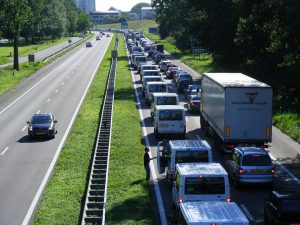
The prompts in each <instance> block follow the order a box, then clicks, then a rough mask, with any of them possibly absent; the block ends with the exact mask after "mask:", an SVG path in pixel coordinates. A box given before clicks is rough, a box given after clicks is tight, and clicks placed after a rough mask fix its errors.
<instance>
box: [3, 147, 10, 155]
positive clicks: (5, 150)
mask: <svg viewBox="0 0 300 225" xmlns="http://www.w3.org/2000/svg"><path fill="white" fill-rule="evenodd" d="M8 149H9V147H6V148H5V149H4V150H3V152H1V155H4V154H5V153H6V152H7V150H8Z"/></svg>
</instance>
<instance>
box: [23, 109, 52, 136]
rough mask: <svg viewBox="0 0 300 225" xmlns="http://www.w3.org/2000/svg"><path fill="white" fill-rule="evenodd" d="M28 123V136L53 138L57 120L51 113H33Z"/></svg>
mask: <svg viewBox="0 0 300 225" xmlns="http://www.w3.org/2000/svg"><path fill="white" fill-rule="evenodd" d="M27 123H28V136H29V138H30V139H31V138H34V137H49V138H55V134H56V133H57V131H56V124H57V120H55V119H54V116H53V114H52V113H37V114H34V115H33V116H32V118H31V120H30V121H27Z"/></svg>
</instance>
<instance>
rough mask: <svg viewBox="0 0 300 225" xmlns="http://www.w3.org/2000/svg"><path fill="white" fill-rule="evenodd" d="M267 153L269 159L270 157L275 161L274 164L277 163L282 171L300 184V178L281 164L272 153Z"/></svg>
mask: <svg viewBox="0 0 300 225" xmlns="http://www.w3.org/2000/svg"><path fill="white" fill-rule="evenodd" d="M269 155H270V157H271V159H272V160H273V161H275V163H276V164H277V165H278V166H279V167H280V168H281V169H282V170H283V171H284V172H286V173H287V174H288V175H289V176H290V177H291V178H292V179H293V180H294V181H296V182H297V184H299V185H300V180H299V179H298V177H296V176H295V175H294V174H293V173H292V172H291V171H289V170H288V168H286V167H285V166H284V165H283V164H281V163H280V162H279V161H277V159H276V158H275V157H274V156H273V155H271V154H270V153H269Z"/></svg>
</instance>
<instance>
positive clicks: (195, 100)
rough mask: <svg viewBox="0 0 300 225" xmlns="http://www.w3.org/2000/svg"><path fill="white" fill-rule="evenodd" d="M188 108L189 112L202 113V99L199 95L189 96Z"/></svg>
mask: <svg viewBox="0 0 300 225" xmlns="http://www.w3.org/2000/svg"><path fill="white" fill-rule="evenodd" d="M187 108H188V110H189V111H190V112H191V113H193V112H200V97H199V95H197V94H195V95H189V96H188V101H187Z"/></svg>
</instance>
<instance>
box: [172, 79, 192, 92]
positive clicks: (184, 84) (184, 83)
mask: <svg viewBox="0 0 300 225" xmlns="http://www.w3.org/2000/svg"><path fill="white" fill-rule="evenodd" d="M192 83H193V81H192V80H180V81H178V83H177V84H176V87H177V92H178V93H184V92H185V90H186V89H187V88H188V86H189V85H190V84H192Z"/></svg>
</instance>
